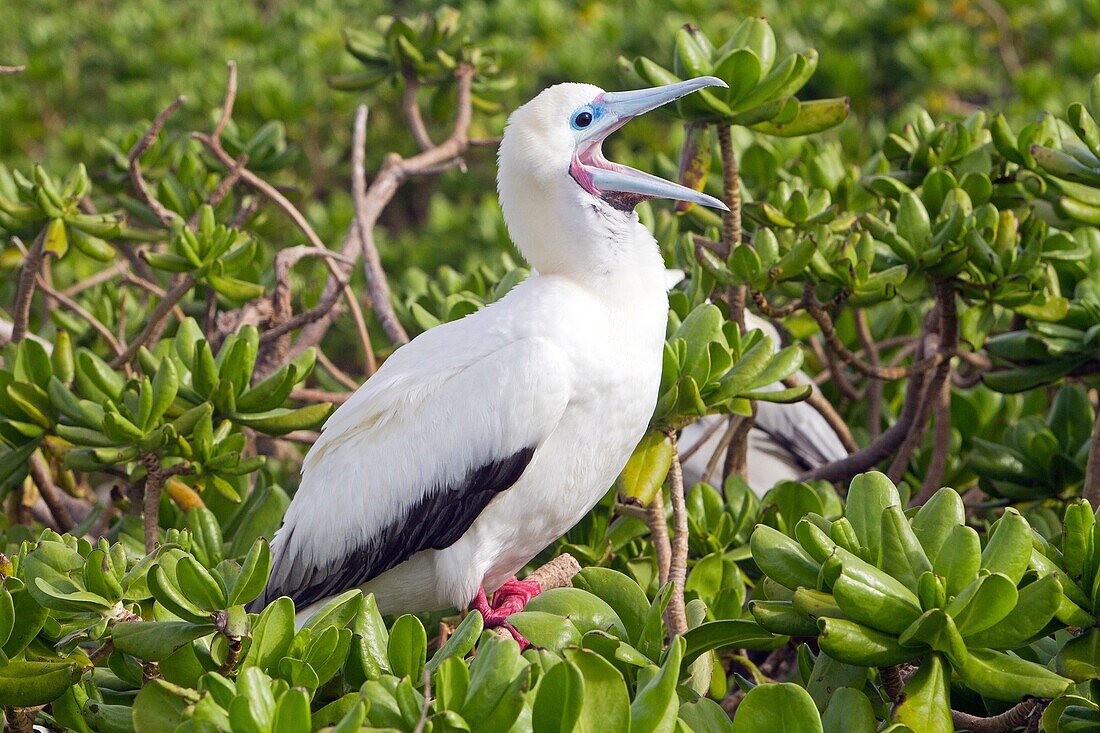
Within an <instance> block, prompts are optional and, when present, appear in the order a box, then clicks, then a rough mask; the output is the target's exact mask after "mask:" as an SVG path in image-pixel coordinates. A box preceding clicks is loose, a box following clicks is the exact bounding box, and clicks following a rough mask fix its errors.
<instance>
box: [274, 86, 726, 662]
mask: <svg viewBox="0 0 1100 733" xmlns="http://www.w3.org/2000/svg"><path fill="white" fill-rule="evenodd" d="M707 86H725V84H724V83H723V82H722V81H720V80H719V79H716V78H714V77H700V78H697V79H690V80H688V81H683V82H679V83H676V84H670V85H667V86H663V87H655V88H652V89H641V90H637V91H628V92H605V91H603V90H602V89H600V88H598V87H595V86H591V85H587V84H559V85H557V86H554V87H551V88H549V89H546V90H545V91H543V92H542V93H541V94H539V95H538V96H537V97H535V99H533V100H532V101H531V102H528V103H527V104H525V105H524V106H522V107H520V108H519V109H518V110H516V111H515V112H514V113H513V114H512V115H511V117H510V118H509V120H508V124H507V126H506V128H505V131H504V138H503V140H502V141H501V144H500V155H499V172H498V179H497V181H498V192H499V197H500V203H501V207H502V209H503V211H504V220H505V223H506V224H507V227H508V232H509V234H510V235H511V237H512V240H513V242H514V243H515V245H516V246H517V247H518V249H519V251H520V253H521V254H522V255H523V256H524V258H525V259H526V260H527V261H528V263H529V264H530V265H531V266H532V268H533V273H532V275H531V277H529V278H527V279H526V280H525V281H524V282H523V283H521V284H519V285H517V286H516V287H515V288H514V289H512V290H511V291H510V292H509V293H508V294H507V295H506V296H505V297H503V298H501V299H500V300H499V301H497V302H496V303H493V304H492V305H489V306H487V307H486V308H484V309H482V310H480V311H478V312H476V313H474V314H472V315H469V316H467V317H466V318H463V319H462V320H459V321H454V322H451V323H447V324H444V325H441V326H438V327H436V328H433V329H431V330H429V331H426V332H425V333H423V334H421V335H420V336H418V337H416V338H415V339H413V341H411V342H410V343H408V344H406V345H405V346H402V347H401V348H399V349H397V351H395V352H394V354H393V355H392V356H391V357H390V358H389V359H387V360H386V362H385V363H384V364H383V365H382V367H381V368H380V369H379V370H378V371H377V372H376V373H375V374H374V375H373V376H372V377H371V378H370V379H369V380H368V381H367V382H366V383H365V384H364V385H363V386H362V387H360V389H359V390H358V391H357V392H356V393H355V394H354V395H353V396H352V397H351V398H350V399H349V400H348V401H347V402H345V403H344V404H343V405H341V406H340V408H339V409H338V410H337V411H336V412H335V413H333V415H332V416H331V417H330V418H329V420H328V422H327V423H326V424H325V426H324V429H323V430H322V433H321V436H320V438H318V440H317V442H316V443H315V444H314V445H313V447H312V448H311V449H310V451H309V453H308V454H307V456H306V458H305V462H304V464H303V467H302V482H301V486H300V488H299V489H298V491H297V493H296V494H295V496H294V499H293V501H292V502H291V505H290V508H289V509H288V510H287V512H286V516H285V518H284V520H283V526H282V528H281V529H280V530H279V531H278V533H277V534H276V535H275V538H274V540H273V542H272V551H273V557H274V560H273V566H272V572H271V578H270V580H269V581H268V586H267V589H266V590H265V592H264V594H263V595H262V596H261V597H260V598H259V599H257V601H256V602H255V604H254V606H253V607H254V608H257V607H262V606H263V605H265V604H266V603H268V602H269V601H271V600H272V599H274V598H277V597H279V596H283V595H287V596H290V597H291V598H292V599H293V600H294V601H295V603H296V605H297V607H298V609H299V611H300V615H305V614H307V613H308V612H309V611H310V608H309V607H310V606H312V605H314V604H317V603H318V602H320V601H323V600H325V599H326V598H328V597H330V596H333V595H335V594H337V593H340V592H342V591H345V590H348V589H351V588H356V587H359V588H362V589H363V590H364V591H365V592H372V593H374V595H375V597H376V599H377V601H378V606H379V609H380V610H381V611H382V612H383V613H405V612H422V611H433V610H442V609H447V608H463V607H466V606H467V605H472V607H473V608H475V609H477V610H478V611H480V612H481V614H482V615H483V616H484V618H485V622H486V624H487V625H488V626H505V627H507V628H509V630H510V631H512V633H513V635H514V636H516V638H517V639H518V640H520V641H521V643H523V639H522V637H520V636H519V634H518V632H515V630H514V629H511V627H510V626H508V624H507V621H506V619H507V616H508V615H509V614H511V613H513V612H515V611H517V610H520V609H521V608H522V607H523V606H524V605H525V604H526V602H527V600H529V599H530V598H531V597H532V596H534V595H537V593H538V592H539V591H540V588H539V587H538V585H537V584H536V583H529V582H524V581H517V580H516V579H515V573H516V572H517V571H518V570H520V569H521V568H522V567H523V566H524V565H525V564H526V563H527V562H528V561H530V560H531V558H533V557H534V556H535V555H536V554H538V553H539V552H540V551H542V550H543V549H544V548H545V547H546V546H547V545H549V544H550V543H551V542H553V541H554V540H555V539H557V538H558V537H560V536H561V535H563V534H564V533H565V532H566V531H567V530H568V529H569V528H570V527H572V526H573V525H574V524H575V523H576V522H577V521H578V520H580V519H581V518H582V517H583V516H584V515H585V513H586V512H588V511H589V510H590V509H591V508H592V507H593V506H594V505H595V504H596V503H597V502H598V501H599V500H600V498H601V497H602V496H603V495H604V493H605V492H606V491H607V489H608V487H610V486H611V484H612V483H613V482H614V480H615V478H616V476H617V475H618V474H619V472H620V471H621V470H622V468H623V466H624V465H625V464H626V461H627V459H628V458H629V457H630V454H631V451H632V450H633V449H634V447H635V446H636V445H637V443H638V441H639V440H640V439H641V437H642V435H643V434H644V432H645V430H646V428H647V426H648V423H649V419H650V417H651V416H652V414H653V408H654V405H655V402H656V399H657V389H658V386H659V381H660V376H661V353H662V348H663V343H664V335H665V323H666V320H667V315H668V299H667V296H666V294H665V269H664V264H663V262H662V260H661V255H660V253H659V251H658V247H657V242H656V241H655V240H654V238H653V235H652V234H650V232H649V231H648V230H647V229H646V228H645V227H644V226H642V225H641V223H639V220H638V216H637V214H635V213H634V207H635V205H636V204H637V203H638V202H640V201H642V200H644V199H649V198H668V199H677V200H683V201H692V202H695V203H699V204H703V205H706V206H713V207H717V208H720V209H726V207H725V205H724V204H722V202H721V201H719V200H718V199H715V198H713V197H711V196H708V195H706V194H703V193H700V192H697V191H694V190H692V189H689V188H686V187H684V186H680V185H678V184H675V183H671V182H669V181H665V180H663V179H660V178H657V177H655V176H651V175H649V174H647V173H643V172H641V171H637V170H634V169H632V168H628V167H626V166H623V165H619V164H617V163H613V162H610V161H608V160H607V159H606V158H604V156H603V152H602V150H601V146H602V143H603V141H604V140H605V139H606V138H607V136H608V135H610V134H611V133H613V132H614V131H616V130H618V129H619V128H620V127H622V126H623V125H624V124H626V123H627V122H628V121H630V119H631V118H633V117H635V116H637V115H640V114H642V113H644V112H647V111H649V110H652V109H654V108H656V107H659V106H661V105H663V104H666V103H668V102H671V101H673V100H675V99H678V98H680V97H682V96H684V95H685V94H689V93H691V92H693V91H695V90H697V89H701V88H703V87H707ZM494 591H496V594H495V596H494V597H493V601H492V602H491V603H490V602H489V601H488V600H487V597H486V594H488V593H493V592H494Z"/></svg>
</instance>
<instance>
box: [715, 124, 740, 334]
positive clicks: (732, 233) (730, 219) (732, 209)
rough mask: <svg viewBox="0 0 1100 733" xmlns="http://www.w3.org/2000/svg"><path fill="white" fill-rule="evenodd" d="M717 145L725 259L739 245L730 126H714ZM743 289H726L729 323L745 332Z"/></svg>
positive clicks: (737, 195) (736, 175)
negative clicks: (726, 207)
mask: <svg viewBox="0 0 1100 733" xmlns="http://www.w3.org/2000/svg"><path fill="white" fill-rule="evenodd" d="M718 145H719V148H720V150H721V153H722V198H723V200H724V201H725V203H726V206H728V207H729V211H727V212H724V213H723V215H722V241H721V245H722V250H723V251H724V252H725V255H724V256H729V253H730V252H732V251H733V248H734V247H736V246H737V245H739V244H741V175H740V172H739V171H738V168H737V153H736V151H734V149H733V136H732V134H731V131H730V126H729V125H725V124H720V125H718ZM746 292H747V288H746V287H745V286H744V285H738V286H736V287H733V288H730V293H729V306H730V320H731V321H733V322H734V323H736V324H737V325H738V326H740V327H741V330H742V331H744V330H745V294H746Z"/></svg>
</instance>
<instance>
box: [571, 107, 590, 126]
mask: <svg viewBox="0 0 1100 733" xmlns="http://www.w3.org/2000/svg"><path fill="white" fill-rule="evenodd" d="M594 119H596V118H595V115H593V114H592V110H590V109H588V108H587V107H586V108H585V109H582V110H581V111H579V112H577V113H576V114H575V115H573V119H572V120H570V121H569V124H570V125H572V127H573V129H574V130H583V129H584V128H586V127H588V126H589V125H591V124H592V121H593V120H594Z"/></svg>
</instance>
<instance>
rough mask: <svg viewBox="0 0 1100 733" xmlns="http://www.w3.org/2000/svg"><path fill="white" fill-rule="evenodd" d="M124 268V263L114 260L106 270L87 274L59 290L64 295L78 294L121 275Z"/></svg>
mask: <svg viewBox="0 0 1100 733" xmlns="http://www.w3.org/2000/svg"><path fill="white" fill-rule="evenodd" d="M125 269H126V265H124V264H123V263H121V262H116V263H115V264H113V265H111V266H110V267H108V268H107V269H106V270H99V271H97V272H96V273H95V274H93V275H89V276H88V277H86V278H84V279H83V280H80V281H78V282H75V283H73V284H72V285H70V286H69V287H67V288H65V289H64V290H61V291H59V292H61V293H63V294H64V295H68V296H69V297H72V296H74V295H80V294H81V293H83V292H84V291H85V290H88V289H89V288H94V287H95V286H96V285H102V284H103V283H105V282H110V281H111V280H114V279H115V278H117V277H119V276H120V275H122V272H123V271H124V270H125Z"/></svg>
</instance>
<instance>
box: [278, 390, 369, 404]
mask: <svg viewBox="0 0 1100 733" xmlns="http://www.w3.org/2000/svg"><path fill="white" fill-rule="evenodd" d="M352 394H353V393H352V392H329V391H327V390H323V389H310V388H308V387H301V388H299V389H295V390H292V391H291V392H290V399H292V400H299V401H301V402H332V403H334V404H337V405H340V404H343V403H345V402H347V401H348V400H349V399H351V395H352Z"/></svg>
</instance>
